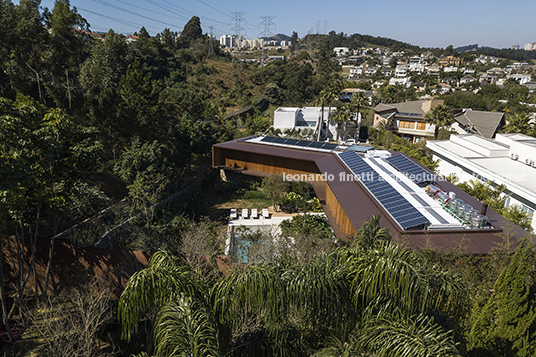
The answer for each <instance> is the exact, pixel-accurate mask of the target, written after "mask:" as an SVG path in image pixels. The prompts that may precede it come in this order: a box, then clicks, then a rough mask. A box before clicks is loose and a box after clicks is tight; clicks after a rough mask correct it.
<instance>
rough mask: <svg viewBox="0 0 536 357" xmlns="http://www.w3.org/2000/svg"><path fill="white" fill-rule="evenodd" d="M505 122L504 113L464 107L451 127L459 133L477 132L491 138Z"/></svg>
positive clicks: (476, 133)
mask: <svg viewBox="0 0 536 357" xmlns="http://www.w3.org/2000/svg"><path fill="white" fill-rule="evenodd" d="M505 124H506V121H505V118H504V113H499V112H484V111H480V110H472V109H464V110H463V111H462V112H461V113H458V114H456V115H455V116H454V124H453V125H452V126H451V129H452V130H454V131H456V132H457V133H458V134H475V135H478V136H481V137H483V138H486V139H491V138H494V137H495V134H496V133H497V131H498V130H499V129H501V128H502V127H503V126H504V125H505Z"/></svg>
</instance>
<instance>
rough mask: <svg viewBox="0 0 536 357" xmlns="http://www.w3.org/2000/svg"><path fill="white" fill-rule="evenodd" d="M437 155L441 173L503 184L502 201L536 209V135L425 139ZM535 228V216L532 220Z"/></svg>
mask: <svg viewBox="0 0 536 357" xmlns="http://www.w3.org/2000/svg"><path fill="white" fill-rule="evenodd" d="M426 146H427V147H428V148H429V149H430V150H432V151H433V152H434V156H433V159H434V160H437V159H439V160H440V161H439V166H438V171H439V173H441V174H442V175H456V176H457V178H458V179H459V180H460V181H461V182H466V181H469V180H479V181H481V182H492V184H493V185H505V186H506V191H505V192H504V195H505V197H506V201H505V205H506V206H507V207H508V206H510V205H514V204H515V205H518V206H519V207H520V208H521V210H523V211H525V212H527V213H528V214H529V216H531V217H532V216H533V214H534V211H535V210H536V167H535V166H536V138H533V137H531V136H527V135H523V134H517V133H516V134H497V135H496V138H495V139H494V140H493V139H486V138H483V137H480V136H477V135H467V134H466V135H451V136H450V140H445V141H428V142H427V143H426ZM532 228H533V230H536V220H534V219H533V220H532Z"/></svg>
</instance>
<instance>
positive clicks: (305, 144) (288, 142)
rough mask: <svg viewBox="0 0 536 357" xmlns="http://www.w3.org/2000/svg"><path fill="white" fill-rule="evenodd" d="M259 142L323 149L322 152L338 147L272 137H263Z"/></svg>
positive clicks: (316, 142) (329, 144)
mask: <svg viewBox="0 0 536 357" xmlns="http://www.w3.org/2000/svg"><path fill="white" fill-rule="evenodd" d="M261 142H265V143H274V144H284V145H290V146H298V147H302V148H305V147H310V148H315V149H324V150H335V149H336V148H337V147H338V145H337V144H331V143H324V142H319V141H308V140H297V139H286V138H278V137H273V136H265V137H263V138H262V139H261Z"/></svg>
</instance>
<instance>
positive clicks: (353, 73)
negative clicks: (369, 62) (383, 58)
mask: <svg viewBox="0 0 536 357" xmlns="http://www.w3.org/2000/svg"><path fill="white" fill-rule="evenodd" d="M361 75H363V66H355V67H353V68H350V74H349V75H348V77H349V78H354V77H359V76H361Z"/></svg>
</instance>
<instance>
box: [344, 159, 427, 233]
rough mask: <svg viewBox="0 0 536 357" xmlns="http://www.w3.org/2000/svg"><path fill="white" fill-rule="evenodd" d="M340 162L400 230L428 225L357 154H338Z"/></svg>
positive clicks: (420, 215) (425, 220)
mask: <svg viewBox="0 0 536 357" xmlns="http://www.w3.org/2000/svg"><path fill="white" fill-rule="evenodd" d="M339 157H340V158H341V160H342V161H343V162H344V163H345V164H346V166H348V168H349V169H350V171H352V172H353V174H354V175H356V176H357V177H358V178H359V179H360V181H361V183H362V184H363V185H364V186H365V187H366V188H367V189H368V190H369V192H370V193H372V195H373V196H374V197H375V198H376V200H378V202H380V204H381V205H382V206H383V207H384V208H385V210H386V211H387V212H389V214H390V215H391V216H392V217H393V218H394V219H395V221H397V222H398V224H399V225H400V226H401V227H402V229H404V230H406V229H409V228H414V227H418V226H421V225H427V224H430V221H429V220H428V219H427V218H426V217H424V216H423V215H422V214H421V213H420V212H419V211H418V210H417V209H416V208H415V207H413V205H411V203H409V202H408V201H407V200H406V199H405V198H404V197H403V196H402V195H401V194H400V192H398V191H397V190H396V189H395V188H394V187H393V186H391V184H390V183H389V182H387V181H385V180H383V179H382V177H381V176H380V175H379V174H378V173H377V172H376V171H375V170H374V169H373V168H372V167H371V166H370V165H369V164H368V163H367V162H366V161H365V160H363V159H362V158H361V157H360V156H359V155H358V154H357V153H355V152H354V151H345V152H343V153H341V154H339Z"/></svg>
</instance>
